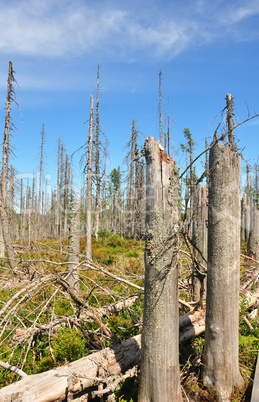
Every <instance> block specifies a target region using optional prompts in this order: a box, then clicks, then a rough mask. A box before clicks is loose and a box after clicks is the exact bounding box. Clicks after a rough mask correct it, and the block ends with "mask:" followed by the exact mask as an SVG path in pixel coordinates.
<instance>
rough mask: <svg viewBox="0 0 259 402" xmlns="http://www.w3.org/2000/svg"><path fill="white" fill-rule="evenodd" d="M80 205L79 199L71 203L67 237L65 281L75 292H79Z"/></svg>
mask: <svg viewBox="0 0 259 402" xmlns="http://www.w3.org/2000/svg"><path fill="white" fill-rule="evenodd" d="M80 205H81V202H80V200H75V201H73V202H72V203H71V211H70V226H69V237H68V263H69V264H68V271H69V272H70V274H69V276H68V278H67V281H68V283H69V284H70V286H71V288H72V289H73V290H74V291H75V292H76V293H78V292H79V251H80V250H79V248H80Z"/></svg>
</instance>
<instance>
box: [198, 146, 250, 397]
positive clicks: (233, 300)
mask: <svg viewBox="0 0 259 402" xmlns="http://www.w3.org/2000/svg"><path fill="white" fill-rule="evenodd" d="M209 167H210V185H209V219H208V273H207V299H206V332H205V350H204V357H203V364H204V372H203V379H204V384H205V385H206V386H208V387H211V388H213V389H214V390H215V391H216V393H217V395H218V400H219V401H229V397H230V394H231V392H232V389H233V387H234V386H236V385H241V384H242V377H241V374H240V371H239V364H238V330H239V280H240V157H239V156H238V155H236V154H235V152H234V151H233V150H232V149H231V148H230V147H228V146H226V145H224V144H216V145H215V146H214V147H213V148H211V151H210V160H209Z"/></svg>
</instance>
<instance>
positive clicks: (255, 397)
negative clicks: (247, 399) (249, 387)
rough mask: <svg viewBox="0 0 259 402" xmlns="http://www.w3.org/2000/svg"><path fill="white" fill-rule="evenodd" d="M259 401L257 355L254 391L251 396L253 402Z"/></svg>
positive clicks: (258, 361)
mask: <svg viewBox="0 0 259 402" xmlns="http://www.w3.org/2000/svg"><path fill="white" fill-rule="evenodd" d="M258 401H259V355H258V356H257V364H256V369H255V376H254V385H253V391H252V396H251V402H258Z"/></svg>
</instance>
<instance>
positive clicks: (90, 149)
mask: <svg viewBox="0 0 259 402" xmlns="http://www.w3.org/2000/svg"><path fill="white" fill-rule="evenodd" d="M90 103H91V105H90V122H89V137H88V158H87V189H86V241H85V254H86V258H88V259H90V260H91V259H92V166H93V129H94V101H93V97H92V95H91V99H90Z"/></svg>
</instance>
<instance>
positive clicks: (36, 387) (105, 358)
mask: <svg viewBox="0 0 259 402" xmlns="http://www.w3.org/2000/svg"><path fill="white" fill-rule="evenodd" d="M118 307H119V308H120V306H118ZM126 307H127V306H126ZM101 309H103V308H102V307H101ZM112 310H113V309H112ZM98 311H99V313H100V314H102V313H103V312H102V311H101V310H98ZM105 313H107V312H105ZM57 328H59V327H58V326H57ZM46 329H47V330H48V328H47V324H46ZM36 330H37V329H36ZM179 330H180V341H181V342H184V341H186V340H188V339H192V338H194V337H195V336H198V335H200V334H202V333H203V332H204V330H205V313H204V312H190V313H187V314H185V315H183V316H181V317H180V320H179ZM140 348H141V336H140V335H137V336H134V337H132V338H130V339H127V340H126V341H124V342H122V343H121V344H119V345H117V346H116V347H115V348H106V349H104V350H102V351H100V352H96V353H93V354H91V355H89V356H87V357H83V358H82V359H79V360H76V361H74V362H72V363H69V364H67V365H65V366H62V367H58V368H56V369H53V370H50V371H46V372H44V373H40V374H34V375H29V376H27V377H26V378H23V379H22V380H21V381H17V382H15V383H13V384H11V385H8V386H7V387H3V388H2V389H1V390H0V400H1V402H11V401H22V402H31V401H33V402H34V401H36V402H53V401H55V400H57V399H58V398H64V397H65V395H67V393H68V391H70V392H71V390H73V393H74V394H75V395H76V393H79V392H80V391H83V390H85V392H86V394H87V388H89V387H91V386H92V385H94V384H96V383H97V381H95V378H96V377H100V376H101V374H100V371H101V370H102V368H103V367H105V370H104V371H102V377H103V382H104V383H105V380H107V378H108V377H109V376H111V375H118V374H120V373H121V372H124V371H126V370H128V369H129V368H131V367H133V366H134V365H137V364H138V363H139V360H140ZM72 373H74V376H73V378H72V379H73V388H72V387H71V385H70V384H69V383H70V378H68V376H69V375H70V377H71V376H72ZM77 375H81V376H83V377H85V378H79V377H77ZM19 398H20V399H19Z"/></svg>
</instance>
